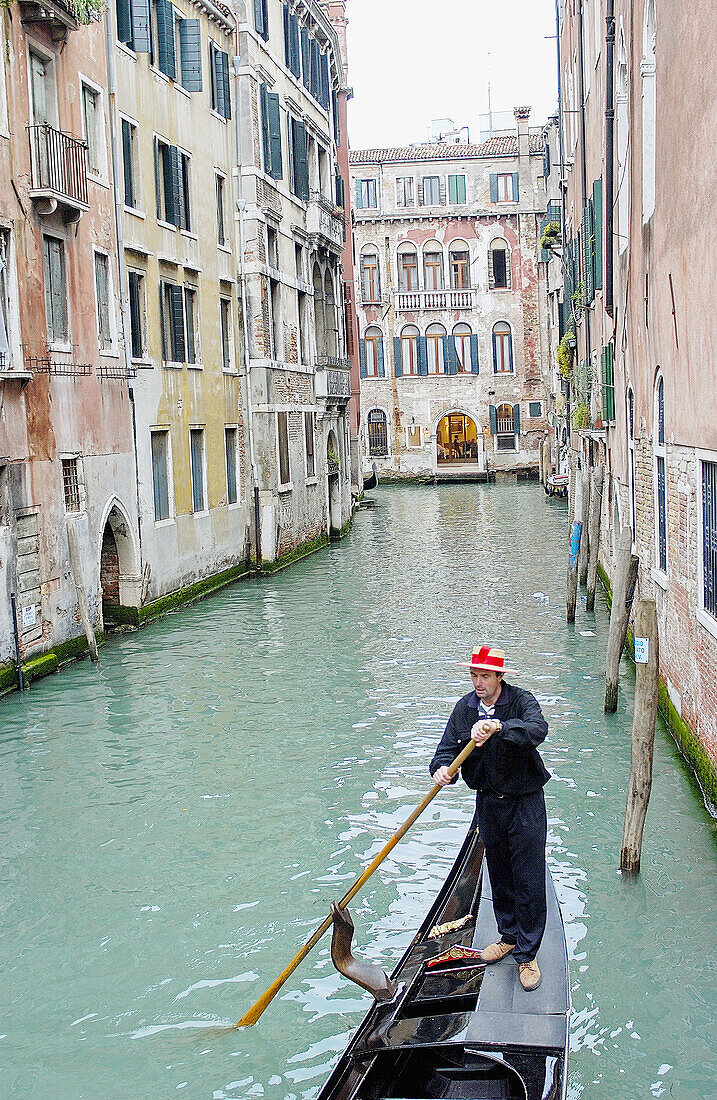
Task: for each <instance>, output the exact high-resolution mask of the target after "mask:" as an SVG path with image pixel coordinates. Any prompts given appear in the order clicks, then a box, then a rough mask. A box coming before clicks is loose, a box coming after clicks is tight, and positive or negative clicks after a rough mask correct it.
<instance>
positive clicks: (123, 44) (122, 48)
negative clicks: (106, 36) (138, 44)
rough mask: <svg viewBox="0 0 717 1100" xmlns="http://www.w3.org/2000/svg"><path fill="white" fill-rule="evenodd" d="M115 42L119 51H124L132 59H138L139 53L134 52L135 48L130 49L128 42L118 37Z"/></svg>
mask: <svg viewBox="0 0 717 1100" xmlns="http://www.w3.org/2000/svg"><path fill="white" fill-rule="evenodd" d="M115 44H116V46H117V49H118V50H119V52H120V53H123V54H124V55H125V57H128V58H129V60H130V61H136V60H137V54H136V53H135V52H134V50H132V49H130V47H129V46H128V45H127V43H126V42H120V40H119V38H118V39H117V41H116V43H115Z"/></svg>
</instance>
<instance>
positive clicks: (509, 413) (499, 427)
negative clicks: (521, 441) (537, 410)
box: [495, 404, 519, 451]
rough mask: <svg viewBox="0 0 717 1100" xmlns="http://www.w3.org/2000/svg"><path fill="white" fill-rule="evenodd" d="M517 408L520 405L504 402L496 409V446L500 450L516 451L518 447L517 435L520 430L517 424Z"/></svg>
mask: <svg viewBox="0 0 717 1100" xmlns="http://www.w3.org/2000/svg"><path fill="white" fill-rule="evenodd" d="M516 408H518V406H513V405H508V404H504V405H499V406H498V408H497V409H496V410H495V415H496V426H495V437H496V447H497V449H498V450H499V451H514V450H515V449H516V446H515V437H516V434H517V432H518V430H519V429H518V426H517V425H516V413H515V410H516Z"/></svg>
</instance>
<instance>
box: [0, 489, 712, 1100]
mask: <svg viewBox="0 0 717 1100" xmlns="http://www.w3.org/2000/svg"><path fill="white" fill-rule="evenodd" d="M374 496H375V498H376V501H377V507H376V508H375V509H374V510H371V511H368V510H367V511H362V512H361V513H360V514H359V515H358V516H357V517H356V520H355V524H354V529H353V531H352V532H351V534H350V535H349V537H348V539H347V540H346V541H345V542H344V543H343V544H342V545H341V546H337V547H334V548H331V549H330V550H327V551H325V552H322V553H319V554H317V555H315V556H314V557H312V558H310V559H308V560H307V561H305V562H303V563H301V564H299V565H298V566H296V567H295V568H294V569H292V570H290V571H288V572H285V573H282V574H280V575H278V576H276V577H274V578H271V579H266V580H262V581H257V582H249V583H245V584H241V585H238V586H235V587H233V588H231V589H228V590H226V591H225V592H223V593H221V594H220V595H218V596H215V597H213V598H211V599H209V600H206V601H205V602H202V603H200V604H197V605H196V606H195V607H193V608H191V609H189V610H187V611H184V612H182V613H181V614H177V615H173V616H171V617H169V618H167V619H166V620H164V621H162V622H160V623H157V624H156V625H154V626H152V627H150V628H148V629H146V630H145V631H143V632H141V633H138V634H133V635H126V636H124V637H123V638H121V639H118V640H115V641H113V642H112V643H111V644H110V645H108V646H107V647H106V649H105V650H104V652H103V654H102V663H101V665H100V667H99V669H94V668H92V667H91V666H90V665H89V663H87V662H85V663H83V664H80V665H77V666H75V667H72V668H69V669H67V670H65V671H63V672H62V673H60V674H59V675H57V676H54V677H52V678H49V679H47V680H45V681H43V682H42V683H40V684H38V685H37V686H36V687H34V688H33V689H32V691H31V692H30V693H29V694H28V695H27V696H26V697H25V698H24V699H22V698H20V697H19V696H15V697H13V698H9V699H5V700H4V701H2V702H1V703H0V729H1V733H0V829H1V830H2V846H1V848H2V856H1V858H2V862H1V864H0V905H1V907H2V909H1V911H2V921H1V924H0V941H1V948H0V949H1V952H2V960H3V964H2V969H1V971H0V975H1V976H0V1064H1V1065H2V1082H3V1083H2V1085H0V1093H1V1094H2V1096H3V1097H12V1098H16V1097H23V1098H24V1097H33V1098H40V1100H49V1098H53V1100H59V1098H62V1100H76V1098H92V1100H105V1098H107V1100H110V1098H112V1100H114V1098H120V1097H129V1096H131V1097H133V1098H134V1100H159V1098H164V1097H169V1096H173V1095H174V1094H175V1093H176V1092H179V1093H180V1094H181V1095H183V1096H185V1097H192V1098H198V1100H199V1098H202V1100H203V1098H211V1100H229V1098H244V1097H266V1098H269V1100H284V1098H286V1097H292V1098H299V1097H301V1098H310V1097H313V1096H315V1094H316V1092H317V1091H318V1087H319V1085H320V1084H321V1083H322V1081H323V1080H324V1079H325V1077H326V1075H327V1073H328V1071H329V1068H330V1066H331V1065H332V1062H333V1060H334V1059H335V1058H336V1057H337V1055H338V1053H339V1052H340V1051H341V1050H342V1049H343V1047H344V1045H345V1043H346V1040H347V1037H348V1034H349V1032H350V1031H351V1029H352V1028H354V1027H355V1026H356V1024H357V1023H358V1022H359V1020H360V1019H361V1017H362V1014H363V1012H364V1011H365V1009H366V1007H367V998H366V997H363V998H362V996H361V995H360V993H359V991H358V990H357V989H356V988H355V987H351V986H349V985H348V983H346V982H345V981H344V980H343V979H341V978H339V977H338V975H337V974H336V973H335V972H334V970H333V968H332V965H331V961H330V958H329V953H328V940H327V941H326V942H325V943H323V944H321V945H319V947H318V948H317V949H316V950H315V951H314V953H313V954H312V955H311V956H310V957H309V958H308V959H307V960H306V961H305V962H304V964H303V965H302V966H301V967H300V969H299V970H297V971H296V973H295V974H294V975H293V976H292V978H291V979H290V980H289V983H288V984H287V986H286V987H285V988H284V990H283V991H282V993H281V994H280V995H279V997H278V998H277V999H276V1000H275V1001H274V1002H273V1004H272V1005H271V1007H270V1008H269V1009H268V1011H267V1012H266V1014H265V1015H264V1017H263V1018H262V1020H261V1021H260V1023H259V1024H258V1025H257V1026H256V1027H255V1028H253V1029H251V1030H248V1031H243V1032H236V1031H234V1032H231V1031H229V1032H217V1031H215V1030H213V1028H214V1027H215V1025H225V1024H231V1023H232V1022H234V1021H236V1020H237V1019H238V1018H239V1017H240V1016H241V1015H242V1014H243V1012H244V1011H245V1009H246V1008H247V1007H248V1006H249V1005H250V1004H251V1003H252V1002H253V1001H254V1000H255V999H256V998H257V997H258V996H259V994H260V993H261V992H263V990H264V989H265V988H266V987H267V986H268V985H269V984H270V982H271V981H272V980H273V979H274V978H275V977H276V975H277V974H278V973H279V971H280V970H282V969H283V967H284V966H285V965H286V963H287V962H288V961H289V960H290V959H291V958H292V956H293V955H294V954H295V953H296V951H297V950H298V949H299V947H300V946H301V944H302V943H303V942H304V941H305V940H306V939H307V938H308V936H309V934H310V932H311V931H312V930H313V928H314V927H315V926H316V924H318V923H319V921H320V920H321V919H322V918H323V916H324V915H325V913H326V911H327V907H328V904H329V901H330V899H332V898H336V897H339V896H340V895H341V894H342V893H343V892H344V890H345V889H346V887H347V885H348V884H349V883H350V882H351V881H352V880H353V879H354V877H355V876H356V875H357V874H358V873H359V872H360V869H361V868H362V866H363V865H364V864H365V863H366V861H367V860H368V859H369V858H370V856H372V855H373V854H375V852H376V851H377V850H378V848H379V847H380V846H381V845H382V844H383V843H384V842H385V840H386V839H387V838H388V837H389V835H390V834H391V833H392V831H393V830H394V829H395V828H396V827H397V826H398V825H399V824H400V822H401V821H402V820H403V819H404V818H405V817H406V816H407V814H408V812H409V810H410V809H411V808H412V807H413V806H414V805H415V804H416V803H417V802H418V801H419V799H420V798H421V797H422V796H423V794H424V793H425V791H426V790H427V789H428V785H429V779H428V774H427V763H428V760H429V759H430V756H431V754H432V750H433V747H434V744H435V742H436V740H437V738H438V737H439V735H440V733H441V732H442V729H443V725H444V723H445V720H446V717H447V715H448V713H449V711H450V708H451V706H452V703H453V701H454V700H455V698H456V697H457V696H458V695H460V694H462V693H463V692H464V691H466V690H467V680H466V676H465V670H462V669H460V668H458V667H457V662H458V661H460V660H464V659H465V656H466V654H467V653H469V652H470V649H471V647H472V645H473V643H474V642H477V641H481V640H494V641H497V642H503V643H504V644H505V645H506V648H507V649H508V650H509V656H510V658H511V661H516V662H517V665H518V667H519V668H520V669H521V670H522V672H521V675H520V677H519V678H516V680H517V682H519V683H521V684H522V685H524V686H526V687H529V688H530V689H531V690H533V691H535V692H536V694H538V696H539V698H540V700H541V702H542V704H543V708H544V710H545V713H546V716H547V717H548V719H549V722H550V726H551V733H550V737H549V740H548V741H547V742H546V745H545V747H544V757H545V759H546V763H547V764H548V766H549V767H550V769H551V771H552V772H553V776H554V778H553V780H552V781H551V782H550V783H549V784H548V787H547V788H546V796H547V800H548V815H549V823H550V825H549V853H550V863H551V868H552V871H553V875H554V877H555V880H556V884H557V889H558V895H559V898H560V901H561V903H562V907H563V914H564V919H565V921H566V925H567V933H568V940H569V946H570V953H571V978H572V997H573V1004H574V1018H573V1025H572V1055H571V1072H570V1097H571V1100H578V1098H580V1097H585V1098H586V1100H587V1098H591V1100H592V1098H600V1100H644V1098H645V1097H651V1096H652V1097H660V1096H669V1097H675V1098H679V1100H706V1098H709V1097H715V1096H717V1086H715V1080H717V1066H716V1064H715V1044H714V1031H713V1026H714V1025H713V1021H714V1018H715V1012H716V1010H717V982H716V981H715V959H716V957H717V944H716V942H715V941H716V936H715V921H714V903H715V899H716V898H717V861H716V860H715V855H716V854H717V845H716V833H715V823H714V822H713V821H712V819H711V818H710V817H709V816H708V814H707V813H706V811H705V810H704V808H703V806H702V803H701V801H700V799H699V795H698V794H696V789H695V787H694V786H693V785H692V783H691V781H690V780H689V779H688V778H687V776H686V775H685V772H684V771H683V769H682V768H681V766H680V764H679V762H678V759H677V755H676V751H675V749H674V747H673V744H672V742H671V740H670V739H669V738H668V736H667V734H666V733H665V732H664V730H662V729H660V730H659V731H658V736H657V743H656V750H655V781H654V788H653V795H652V802H651V806H650V812H649V816H648V820H647V826H646V829H645V838H644V852H643V873H642V875H641V876H640V878H639V879H638V880H637V881H632V882H628V881H625V880H623V879H622V878H621V877H620V875H619V874H618V873H617V871H616V866H617V859H618V853H619V844H620V835H621V821H622V814H623V809H624V801H625V783H626V777H627V774H628V768H629V728H630V717H629V712H630V708H631V696H632V674H631V672H630V670H629V669H628V668H625V669H624V670H623V678H622V683H621V701H620V709H619V712H618V714H617V715H616V716H614V717H610V718H605V716H604V715H603V713H602V697H603V679H602V662H603V657H604V651H605V643H606V633H607V612H606V610H605V606H604V604H603V603H602V602H601V601H600V600H599V601H598V603H599V606H598V610H597V612H596V614H595V615H594V616H593V615H590V616H588V615H586V614H585V612H584V610H583V611H580V610H579V613H578V621H577V623H576V625H575V628H569V627H567V626H566V625H565V622H564V618H565V615H564V573H565V569H564V562H565V550H564V547H565V537H566V528H567V520H566V515H565V509H564V506H563V505H561V504H560V503H557V502H552V501H551V502H548V501H546V499H545V498H544V495H543V493H542V490H540V489H538V488H537V487H534V486H498V485H495V486H490V487H485V486H472V485H471V486H468V485H458V486H445V487H438V488H432V487H426V488H381V489H379V490H378V491H377V492H376V493H375V494H374ZM471 814H472V801H471V796H470V793H469V792H468V791H467V789H466V788H465V787H462V786H458V787H456V788H451V789H449V790H447V791H444V792H442V793H441V795H440V796H439V797H438V798H437V799H436V800H435V801H434V802H433V803H432V805H431V807H430V808H429V810H428V811H427V812H426V815H425V817H424V818H422V819H421V820H419V822H418V823H417V824H416V825H415V826H414V828H413V830H412V832H411V833H409V835H408V837H407V838H406V839H405V840H404V841H403V842H402V843H401V844H400V845H399V846H398V848H397V849H396V850H395V851H394V853H393V856H392V858H391V859H390V860H389V861H388V862H387V863H386V864H384V866H383V867H382V868H381V870H380V871H379V872H377V874H376V875H375V876H374V877H373V879H371V881H370V882H369V883H368V884H367V886H366V888H365V891H364V893H363V894H362V895H361V896H360V897H359V898H357V899H356V901H355V902H354V905H353V907H352V908H353V914H354V919H355V921H356V925H357V949H358V951H359V952H361V953H364V954H365V955H366V956H369V957H371V958H372V959H374V960H376V961H381V962H382V963H383V965H385V966H386V967H387V968H388V969H390V968H391V965H392V963H393V961H394V960H395V959H396V958H397V957H398V956H399V955H400V954H401V952H402V950H403V949H404V947H405V946H406V944H407V943H408V942H409V941H410V939H411V937H412V934H413V931H414V930H415V928H416V927H417V925H418V924H419V923H420V920H421V919H422V917H423V915H424V914H425V911H426V910H427V908H428V903H429V900H430V899H431V897H432V895H433V894H434V893H435V891H436V890H437V889H438V886H439V884H440V883H441V882H442V880H443V877H444V876H445V874H446V872H447V871H448V868H449V866H450V864H451V862H452V860H453V857H454V855H455V853H456V851H457V849H458V846H459V844H460V841H461V839H462V837H463V835H464V833H465V830H466V828H467V826H468V824H469V822H470V819H471Z"/></svg>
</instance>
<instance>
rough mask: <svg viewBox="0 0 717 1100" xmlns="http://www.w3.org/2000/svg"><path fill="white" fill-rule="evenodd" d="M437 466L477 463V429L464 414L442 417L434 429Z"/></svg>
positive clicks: (472, 421)
mask: <svg viewBox="0 0 717 1100" xmlns="http://www.w3.org/2000/svg"><path fill="white" fill-rule="evenodd" d="M436 452H437V461H438V465H439V466H466V465H473V464H474V463H475V464H477V462H478V427H477V425H476V422H475V420H472V419H471V417H470V416H466V414H465V413H460V412H452V413H448V414H447V416H444V417H443V418H442V419H441V420H440V421H439V422H438V427H437V429H436Z"/></svg>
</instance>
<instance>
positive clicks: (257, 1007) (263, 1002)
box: [236, 741, 476, 1027]
mask: <svg viewBox="0 0 717 1100" xmlns="http://www.w3.org/2000/svg"><path fill="white" fill-rule="evenodd" d="M475 747H476V746H475V741H469V742H468V744H467V745H466V747H465V748H464V749H463V750H462V751H461V752H460V753H459V754H458V756H457V757H456V758H455V760H454V761H453V763H452V764H450V765H449V767H448V771H449V772H450V773H451V776H454V775H455V774H456V772H457V771H458V769H459V768H460V766H461V764H462V763H463V761H464V760H466V759H467V758H468V757H469V756H470V754H471V753H472V752H473V749H474V748H475ZM440 789H441V786H440V784H439V783H434V785H433V787H432V788H431V790H430V791H429V792H428V794H427V795H426V797H425V798H424V799H423V801H422V802H420V803H419V804H418V806H416V808H415V810H413V812H412V813H411V814H410V815H409V816H408V817H407V818H406V820H405V821H404V823H403V825H401V827H400V828H399V829H397V830H396V832H395V833H394V834H393V836H392V837H391V839H390V840H389V841H388V843H387V844H385V845H384V846H383V848H382V849H381V851H380V852H379V853H378V855H377V856H374V858H373V859H372V860H371V862H370V863H369V865H368V867H366V869H365V870H364V871H363V873H362V874H361V875H359V877H358V878H357V879H356V881H355V882H354V884H353V886H352V887H351V889H350V890H347V892H346V893H345V894H344V896H343V897H342V898H341V901H340V902H339V909H344V908H345V907H346V906H347V905H348V903H349V902H350V901H351V899H352V898H353V897H354V895H355V894H357V893H358V892H359V890H360V889H361V887H362V886H363V884H364V883H365V882H366V881H367V880H368V879H369V878H370V877H371V875H372V874H373V873H374V871H375V870H376V868H377V867H380V865H381V864H382V863H383V861H384V859H385V858H386V856H387V855H388V853H389V852H390V851H392V850H393V849H394V848H395V847H396V845H397V844H398V842H399V840H400V839H401V837H402V836H404V835H405V834H406V833H407V832H408V830H409V829H410V828H411V826H412V825H413V822H414V821H415V820H416V818H418V817H420V815H421V814H422V813H423V811H424V810H425V808H426V806H428V805H429V803H431V802H432V801H433V799H434V798H435V797H436V795H437V794H438V792H439V791H440ZM331 924H332V918H331V914H330V913H329V915H328V917H326V919H325V920H323V921H322V922H321V924H320V925H319V927H318V928H317V929H316V931H315V932H314V934H313V936H312V937H311V939H310V940H307V941H306V943H305V944H304V946H303V947H302V948H301V951H300V952H299V954H298V955H296V956H295V957H294V958H293V959H292V960H291V962H290V963H289V965H288V966H287V968H286V970H282V972H281V974H280V975H279V977H278V978H277V979H276V981H275V982H274V983H273V984H272V985H270V986H269V988H268V989H267V991H266V993H263V994H262V995H261V997H260V998H259V1000H258V1001H257V1002H256V1003H255V1004H253V1005H252V1006H251V1008H250V1009H249V1011H248V1012H245V1013H244V1015H243V1016H242V1018H241V1020H240V1021H239V1023H238V1024H237V1025H236V1026H237V1027H251V1026H252V1024H255V1023H256V1022H257V1020H258V1019H259V1017H260V1016H261V1015H262V1013H263V1012H264V1009H266V1008H268V1007H269V1005H270V1004H271V1002H272V1001H273V1000H274V997H275V996H276V995H277V993H278V992H279V990H280V989H281V987H282V985H283V984H284V982H285V981H286V980H287V979H288V978H290V977H291V975H292V974H293V973H294V971H295V970H296V968H297V966H298V965H299V963H300V962H301V961H302V959H305V958H306V956H307V955H308V954H309V951H311V949H312V947H315V946H316V944H317V943H318V942H319V940H320V939H321V937H322V936H323V934H324V932H326V931H327V929H329V928H330V927H331Z"/></svg>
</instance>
